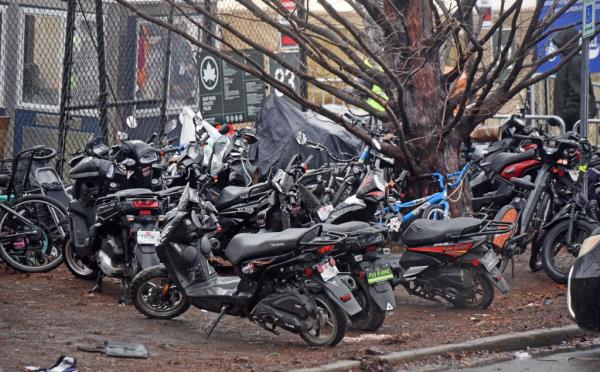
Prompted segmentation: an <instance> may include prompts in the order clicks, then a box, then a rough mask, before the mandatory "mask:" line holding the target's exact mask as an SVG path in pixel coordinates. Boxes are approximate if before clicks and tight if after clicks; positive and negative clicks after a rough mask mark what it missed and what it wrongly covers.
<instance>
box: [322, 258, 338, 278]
mask: <svg viewBox="0 0 600 372" xmlns="http://www.w3.org/2000/svg"><path fill="white" fill-rule="evenodd" d="M317 270H318V271H319V273H321V278H323V280H329V279H332V278H334V277H335V276H336V275H337V274H338V273H339V271H338V269H337V267H335V266H331V265H330V264H329V262H324V263H321V264H318V265H317Z"/></svg>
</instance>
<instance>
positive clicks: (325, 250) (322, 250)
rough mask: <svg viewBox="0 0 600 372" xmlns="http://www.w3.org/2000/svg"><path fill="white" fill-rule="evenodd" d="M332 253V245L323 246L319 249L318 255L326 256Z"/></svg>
mask: <svg viewBox="0 0 600 372" xmlns="http://www.w3.org/2000/svg"><path fill="white" fill-rule="evenodd" d="M332 251H333V245H324V246H322V247H321V248H319V253H320V254H327V253H331V252H332Z"/></svg>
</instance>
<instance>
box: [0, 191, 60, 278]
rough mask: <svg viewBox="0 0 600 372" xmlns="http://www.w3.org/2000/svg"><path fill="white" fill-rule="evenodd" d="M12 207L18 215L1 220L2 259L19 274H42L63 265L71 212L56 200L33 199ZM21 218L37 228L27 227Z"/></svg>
mask: <svg viewBox="0 0 600 372" xmlns="http://www.w3.org/2000/svg"><path fill="white" fill-rule="evenodd" d="M9 207H10V208H11V209H12V210H14V211H15V212H16V214H17V215H15V214H12V213H8V212H4V213H3V214H2V215H1V216H0V257H1V258H2V260H3V261H4V262H5V263H6V264H7V265H9V266H10V267H12V268H13V269H15V270H18V271H22V272H26V273H42V272H47V271H50V270H53V269H54V268H56V267H57V266H59V265H60V264H61V263H62V261H63V254H62V247H63V243H64V241H65V239H66V238H67V236H68V221H67V210H66V209H65V207H64V206H63V205H62V204H60V203H59V202H57V201H56V200H54V199H51V198H48V197H45V196H41V195H31V196H25V197H21V198H18V199H17V200H15V201H14V202H13V203H11V204H10V205H9ZM19 217H21V218H25V219H27V220H28V221H29V222H31V223H32V224H33V225H34V226H29V225H27V224H25V223H24V222H23V221H22V220H21V219H20V218H19Z"/></svg>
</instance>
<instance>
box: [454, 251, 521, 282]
mask: <svg viewBox="0 0 600 372" xmlns="http://www.w3.org/2000/svg"><path fill="white" fill-rule="evenodd" d="M483 248H484V247H480V250H481V251H482V252H483V251H484V250H483ZM482 256H483V254H475V253H474V252H473V251H471V252H469V253H467V254H465V255H462V256H460V259H459V261H460V262H462V263H464V264H471V263H472V262H473V259H474V258H477V259H480V258H481V257H482ZM481 273H482V274H484V275H485V276H487V277H488V278H489V279H491V280H492V283H494V285H496V287H498V289H499V290H500V292H502V293H503V294H507V293H508V292H510V287H509V286H508V283H507V282H506V279H504V275H502V273H501V272H500V270H498V268H497V267H494V268H492V270H490V271H488V270H487V269H486V268H485V267H483V265H481Z"/></svg>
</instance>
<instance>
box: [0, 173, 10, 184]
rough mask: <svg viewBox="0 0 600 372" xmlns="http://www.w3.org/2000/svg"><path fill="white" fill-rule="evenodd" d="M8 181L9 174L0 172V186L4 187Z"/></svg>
mask: <svg viewBox="0 0 600 372" xmlns="http://www.w3.org/2000/svg"><path fill="white" fill-rule="evenodd" d="M9 182H10V174H0V186H2V187H4V186H6V185H8V183H9Z"/></svg>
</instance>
